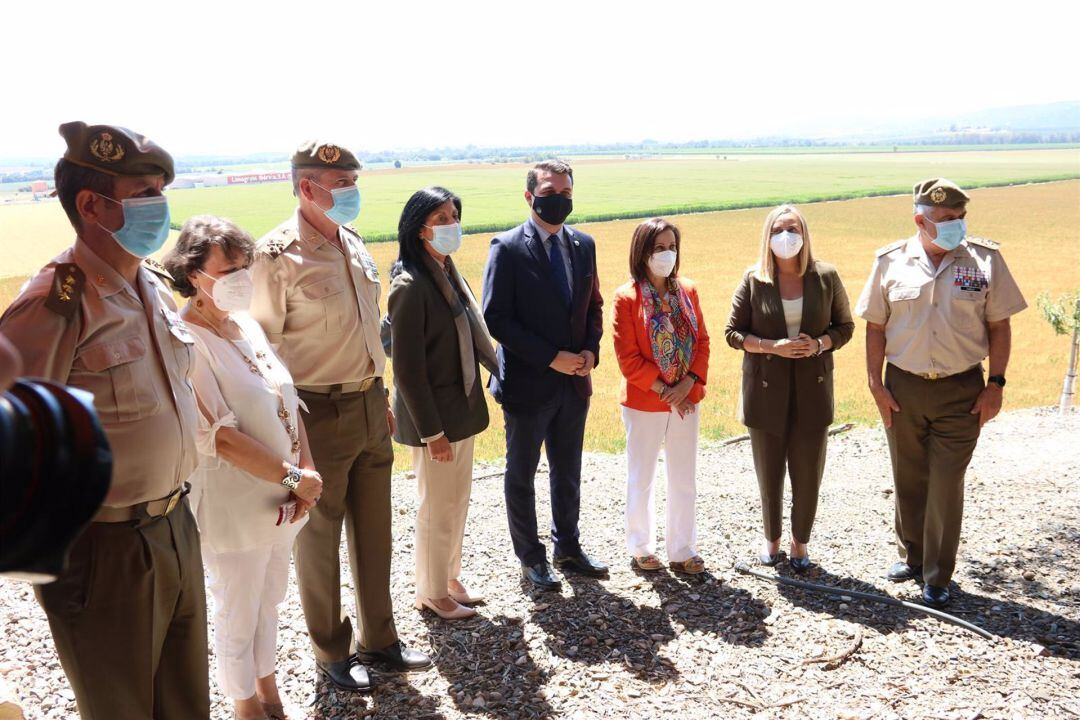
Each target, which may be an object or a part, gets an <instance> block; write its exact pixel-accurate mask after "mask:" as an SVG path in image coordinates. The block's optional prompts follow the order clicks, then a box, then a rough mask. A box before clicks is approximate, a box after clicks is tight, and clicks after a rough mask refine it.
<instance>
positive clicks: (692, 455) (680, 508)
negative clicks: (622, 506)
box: [622, 406, 701, 562]
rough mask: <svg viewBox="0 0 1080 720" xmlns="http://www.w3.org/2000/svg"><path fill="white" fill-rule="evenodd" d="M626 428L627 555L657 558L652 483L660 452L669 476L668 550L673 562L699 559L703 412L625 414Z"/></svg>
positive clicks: (639, 411)
mask: <svg viewBox="0 0 1080 720" xmlns="http://www.w3.org/2000/svg"><path fill="white" fill-rule="evenodd" d="M622 416H623V423H624V424H625V425H626V464H627V475H626V549H627V550H629V551H630V555H631V556H633V557H641V556H644V555H655V554H656V501H655V500H654V498H653V480H655V479H656V462H657V460H658V459H659V457H660V448H661V446H663V448H664V465H665V469H666V472H667V527H666V533H665V536H666V542H665V549H666V550H667V558H668V561H669V562H683V561H684V560H689V559H690V558H692V557H694V556H695V555H697V521H696V519H695V517H694V503H695V501H696V500H697V482H696V477H695V476H696V473H697V449H698V425H699V423H700V419H699V418H700V417H701V414H700V411H697V412H693V413H691V414H689V415H687V416H686V417H681V418H680V417H679V413H677V412H674V411H672V412H666V413H665V412H643V411H641V410H633V409H631V408H628V407H626V406H623V408H622Z"/></svg>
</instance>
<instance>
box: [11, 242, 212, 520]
mask: <svg viewBox="0 0 1080 720" xmlns="http://www.w3.org/2000/svg"><path fill="white" fill-rule="evenodd" d="M58 263H74V264H75V265H77V266H78V267H79V268H80V269H81V270H82V271H83V273H84V274H85V276H86V283H85V286H84V287H83V289H82V292H81V295H80V296H73V297H72V298H71V300H70V301H69V302H77V303H79V305H78V307H77V308H75V309H74V311H73V313H72V314H71V316H70V318H68V317H64V316H63V315H61V314H59V313H57V312H55V311H54V310H51V309H49V308H48V307H46V302H47V301H48V300H49V297H50V294H51V293H52V292H53V277H54V275H57V274H58V272H54V268H55V266H56V265H57V264H58ZM136 286H137V287H132V286H131V285H129V284H128V283H127V282H126V281H125V280H124V278H123V277H121V276H120V274H119V273H118V272H116V270H115V269H113V267H112V266H111V265H109V264H107V263H106V262H105V261H104V260H102V259H101V258H100V257H98V255H96V254H95V253H94V252H93V251H92V250H91V249H90V248H89V246H87V245H86V244H85V243H83V241H82V240H78V239H77V240H76V241H75V245H74V247H72V248H69V249H68V250H65V251H64V252H63V253H61V254H60V255H59V256H58V257H57V258H56V259H55V260H53V261H52V263H50V264H49V265H46V266H45V268H44V269H42V270H41V272H39V273H38V274H37V275H36V276H35V277H34V278H32V279H31V280H30V281H29V282H28V283H27V284H26V286H25V287H24V288H23V291H22V292H21V293H20V294H19V296H18V297H17V298H16V299H15V302H13V303H12V304H11V306H10V307H9V308H8V309H7V310H6V311H5V312H4V314H3V316H2V317H0V332H3V333H4V334H5V335H7V336H8V338H9V339H11V341H12V342H13V343H15V346H16V347H17V348H18V349H19V351H20V352H21V353H22V358H23V363H24V365H25V374H26V375H28V376H37V377H45V378H48V379H50V380H54V381H56V382H60V383H64V384H66V385H70V386H72V387H76V388H80V389H82V390H86V391H88V392H90V393H93V395H94V407H95V409H96V410H97V413H98V416H99V417H100V419H101V423H102V425H103V426H104V429H105V434H106V436H107V437H108V439H109V444H110V445H111V446H112V455H113V476H112V485H111V486H110V488H109V493H108V495H107V496H106V498H105V504H106V505H109V506H113V507H126V506H129V505H134V504H136V503H140V502H145V501H148V500H157V499H159V498H162V497H165V496H166V495H168V494H169V493H171V492H172V491H173V490H174V489H176V488H177V487H178V486H179V485H180V484H181V483H182V482H183V481H185V480H187V479H188V476H189V475H191V473H192V471H193V470H194V469H195V466H196V464H197V462H198V455H197V452H196V449H195V431H196V428H197V427H198V415H197V410H196V406H195V396H194V393H193V390H192V387H191V383H190V380H189V376H190V374H191V370H192V352H193V349H192V343H193V342H194V341H193V340H192V337H191V335H189V334H188V331H187V328H186V327H185V325H184V321H183V320H181V319H180V316H179V315H177V313H176V305H175V303H174V302H173V297H172V293H171V292H170V291H169V290H168V289H167V288H166V287H165V285H164V284H163V283H162V282H161V281H160V280H159V279H158V278H157V277H156V276H155V275H154V274H153V273H152V272H150V271H149V270H147V269H146V268H139V272H138V278H137V282H136Z"/></svg>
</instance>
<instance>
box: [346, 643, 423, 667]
mask: <svg viewBox="0 0 1080 720" xmlns="http://www.w3.org/2000/svg"><path fill="white" fill-rule="evenodd" d="M357 656H358V657H360V658H361V659H363V660H364V661H365V662H368V663H381V664H383V665H386V666H388V667H390V668H391V669H393V670H397V671H399V672H409V671H410V670H425V669H427V668H429V667H431V664H432V663H431V658H430V657H428V656H427V655H425V654H424V653H422V652H420V651H419V650H410V649H409V648H407V647H405V646H404V645H402V644H401V641H400V640H397V641H395V642H394V644H393V645H391V646H390V647H387V648H383V649H382V650H373V651H370V652H359V653H357Z"/></svg>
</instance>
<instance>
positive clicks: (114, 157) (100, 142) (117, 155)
mask: <svg viewBox="0 0 1080 720" xmlns="http://www.w3.org/2000/svg"><path fill="white" fill-rule="evenodd" d="M90 154H91V155H93V156H94V157H96V158H97V159H98V160H100V161H101V162H103V163H114V162H117V161H119V160H122V159H123V158H124V148H123V146H121V145H118V144H117V143H116V141H115V140H113V136H112V133H110V132H105V131H102V132H99V133H98V134H97V135H95V136H94V137H93V138H91V139H90Z"/></svg>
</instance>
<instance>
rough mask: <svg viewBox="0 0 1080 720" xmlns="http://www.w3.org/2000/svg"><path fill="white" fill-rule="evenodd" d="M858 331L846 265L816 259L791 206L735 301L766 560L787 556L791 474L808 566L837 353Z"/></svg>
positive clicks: (775, 221) (730, 335)
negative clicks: (783, 538)
mask: <svg viewBox="0 0 1080 720" xmlns="http://www.w3.org/2000/svg"><path fill="white" fill-rule="evenodd" d="M854 329H855V323H854V322H852V319H851V309H850V307H849V304H848V297H847V293H846V292H845V291H844V286H843V283H841V282H840V276H839V275H838V274H837V272H836V268H834V267H833V266H832V265H829V264H827V263H823V262H820V261H817V260H815V259H814V256H813V252H812V251H811V247H810V231H809V229H808V228H807V227H806V220H805V219H804V218H803V216H802V213H800V212H799V211H798V210H797V209H796V208H794V207H792V206H790V205H781V206H780V207H777V208H775V209H774V210H772V212H770V213H769V215H768V217H767V218H766V219H765V225H764V227H763V229H762V237H761V254H760V259H759V261H758V264H757V265H755V266H754V267H752V268H750V269H749V270H747V271H746V274H745V275H744V276H743V279H742V282H741V283H740V284H739V287H738V289H737V290H736V291H735V296H734V298H733V299H732V303H731V317H730V318H729V319H728V323H727V328H726V330H725V335H726V337H727V341H728V344H729V345H731V347H733V348H735V349H736V350H742V351H743V353H744V354H743V363H742V402H741V403H740V410H739V414H740V417H739V419H740V420H741V421H742V422H743V423H744V424H745V425H746V426H747V428H749V432H750V445H751V447H752V449H753V453H754V470H755V471H756V473H757V480H758V489H759V490H760V491H761V511H762V517H763V519H764V523H765V544H764V545H763V547H762V549H761V553H760V559H761V562H762V563H764V564H766V565H775V564H776V563H777V562H778V561H779V559H780V532H781V522H782V521H781V516H782V512H783V507H782V503H783V498H784V471H785V469H786V470H787V473H788V474H789V475H790V477H791V503H792V507H791V549H790V551H789V553H788V559H789V561H790V563H791V566H792V567H793V568H794V569H795V570H798V571H802V570H805V569H806V568H808V567H809V566H810V555H809V552H808V550H807V547H806V544H807V543H808V542H809V541H810V530H811V528H812V527H813V524H814V516H815V515H816V513H817V501H818V488H819V487H820V485H821V477H822V474H823V473H824V471H825V445H826V440H827V438H828V429H829V424H830V423H831V422H832V421H833V357H832V354H833V353H834V352H835V351H836V350H838V349H839V348H841V347H842V346H843V345H844V344H845V343H847V341H848V340H850V339H851V334H852V332H853V331H854Z"/></svg>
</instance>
